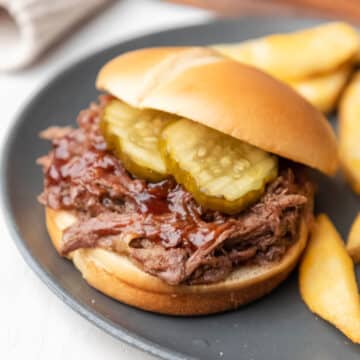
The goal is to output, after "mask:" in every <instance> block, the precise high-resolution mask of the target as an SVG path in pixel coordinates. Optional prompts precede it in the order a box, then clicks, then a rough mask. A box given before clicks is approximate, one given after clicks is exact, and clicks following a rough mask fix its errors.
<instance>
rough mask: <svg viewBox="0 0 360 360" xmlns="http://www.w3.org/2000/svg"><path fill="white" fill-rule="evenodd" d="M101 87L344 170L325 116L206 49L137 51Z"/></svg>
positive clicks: (105, 71)
mask: <svg viewBox="0 0 360 360" xmlns="http://www.w3.org/2000/svg"><path fill="white" fill-rule="evenodd" d="M96 85H97V87H98V88H99V89H101V90H105V91H107V92H108V93H110V94H112V95H113V96H115V97H117V98H119V99H120V100H122V101H124V102H126V103H128V104H130V105H132V106H134V107H137V108H151V109H156V110H161V111H166V112H168V113H173V114H177V115H179V116H182V117H186V118H188V119H191V120H194V121H197V122H199V123H201V124H204V125H206V126H209V127H211V128H214V129H216V130H218V131H221V132H223V133H225V134H228V135H231V136H233V137H235V138H237V139H240V140H242V141H245V142H247V143H249V144H252V145H255V146H257V147H259V148H261V149H263V150H265V151H268V152H271V153H274V154H276V155H279V156H282V157H284V158H287V159H290V160H293V161H296V162H299V163H302V164H305V165H308V166H310V167H313V168H316V169H318V170H320V171H322V172H324V173H326V174H328V175H330V174H334V173H335V172H336V170H337V167H338V155H337V146H336V139H335V135H334V133H333V131H332V129H331V127H330V125H329V123H328V122H327V120H326V119H325V117H324V116H323V115H322V114H321V113H320V112H319V111H318V110H316V109H315V108H314V107H313V106H312V105H310V104H309V103H308V102H307V101H306V100H304V99H303V98H302V97H301V96H300V95H298V94H297V93H296V92H295V91H293V90H292V89H291V88H290V87H288V86H287V85H285V84H283V83H281V82H279V81H277V80H275V79H273V78H272V77H270V76H269V75H267V74H265V73H263V72H262V71H260V70H257V69H255V68H253V67H250V66H247V65H243V64H240V63H238V62H235V61H233V60H230V59H227V58H225V57H223V56H222V55H220V54H218V53H216V52H215V51H213V50H211V49H208V48H202V47H163V48H149V49H142V50H137V51H132V52H129V53H126V54H124V55H121V56H119V57H117V58H115V59H113V60H111V61H110V62H108V63H107V64H106V65H105V66H104V67H103V68H102V69H101V71H100V73H99V75H98V78H97V82H96Z"/></svg>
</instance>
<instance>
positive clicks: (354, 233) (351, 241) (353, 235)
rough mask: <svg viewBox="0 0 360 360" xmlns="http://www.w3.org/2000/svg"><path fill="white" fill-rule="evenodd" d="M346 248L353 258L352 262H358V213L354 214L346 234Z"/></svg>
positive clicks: (359, 229) (359, 215) (359, 241)
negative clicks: (354, 216)
mask: <svg viewBox="0 0 360 360" xmlns="http://www.w3.org/2000/svg"><path fill="white" fill-rule="evenodd" d="M346 249H347V251H348V253H349V254H350V256H351V258H352V259H353V261H354V263H355V264H357V263H359V262H360V213H359V214H358V215H357V216H356V218H355V220H354V222H353V223H352V225H351V229H350V232H349V235H348V239H347V243H346Z"/></svg>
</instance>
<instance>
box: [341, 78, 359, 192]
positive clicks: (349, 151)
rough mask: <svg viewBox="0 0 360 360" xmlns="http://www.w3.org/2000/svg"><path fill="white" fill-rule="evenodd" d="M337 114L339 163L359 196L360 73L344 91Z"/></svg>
mask: <svg viewBox="0 0 360 360" xmlns="http://www.w3.org/2000/svg"><path fill="white" fill-rule="evenodd" d="M339 113H340V116H339V155H340V161H341V164H342V168H343V170H344V173H345V175H346V177H347V179H348V181H349V182H350V184H351V186H352V188H353V190H354V191H355V192H356V193H358V194H360V71H358V72H357V73H356V74H355V75H354V76H353V78H352V80H351V82H350V84H349V85H348V87H347V88H346V89H345V92H344V94H343V96H342V98H341V101H340V111H339Z"/></svg>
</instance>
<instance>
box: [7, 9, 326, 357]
mask: <svg viewBox="0 0 360 360" xmlns="http://www.w3.org/2000/svg"><path fill="white" fill-rule="evenodd" d="M264 18H265V19H268V18H269V16H266V15H245V16H237V17H230V18H224V19H219V18H213V19H211V18H210V19H205V20H200V21H198V22H195V23H190V24H187V25H184V26H178V27H172V28H168V29H162V30H159V31H154V32H150V33H147V32H145V33H140V34H137V35H136V36H131V37H129V38H127V39H125V40H124V41H122V40H120V41H118V42H116V41H115V42H113V43H111V44H109V45H107V46H105V47H102V48H100V49H98V50H95V51H90V52H89V53H87V54H84V55H82V56H80V57H79V58H77V59H76V60H74V61H72V62H70V63H68V64H65V65H63V66H62V67H61V68H60V69H58V70H57V71H56V72H55V73H54V74H52V75H51V76H50V77H49V79H47V80H46V81H45V82H44V83H43V84H41V85H40V86H39V87H38V88H37V89H36V90H35V92H34V94H31V95H30V96H29V97H28V98H27V99H26V100H25V101H24V103H23V104H22V106H21V107H20V109H19V110H18V111H17V112H16V114H15V115H14V116H13V119H12V122H11V124H10V125H9V127H8V128H7V131H6V133H5V135H4V139H5V140H4V142H3V144H2V153H1V155H0V172H1V174H2V176H1V177H0V200H1V210H2V214H3V217H4V220H5V225H6V227H7V229H8V230H9V234H10V237H11V238H12V239H13V241H14V243H15V245H16V248H17V249H18V251H19V252H20V254H21V257H22V258H23V260H24V261H25V263H26V264H27V265H28V266H29V268H30V269H31V270H32V271H33V272H34V273H35V274H36V275H37V277H38V278H39V279H40V280H41V281H42V282H43V283H44V284H45V285H46V286H47V287H48V288H49V289H50V290H51V291H52V292H53V293H54V294H55V295H56V296H57V297H58V298H59V299H60V300H61V301H62V302H64V303H65V304H66V305H68V306H69V307H70V308H71V309H72V310H73V311H75V312H76V313H78V314H79V315H80V316H82V317H83V318H85V319H86V320H88V321H89V322H90V323H92V324H93V325H95V326H96V327H97V328H99V329H101V330H103V331H105V332H106V333H107V334H109V335H111V336H112V337H114V338H115V339H118V340H121V341H123V342H125V343H126V344H128V345H130V346H132V347H135V348H137V349H140V350H142V351H144V352H147V353H149V354H151V355H153V356H157V357H159V358H161V359H165V360H192V359H194V360H195V359H196V358H195V357H191V356H190V357H189V356H187V355H185V354H184V353H180V352H178V351H176V350H173V349H171V348H169V347H167V346H163V345H160V344H159V343H157V342H155V341H152V340H149V339H147V338H145V337H143V336H140V335H138V334H137V333H136V332H134V331H130V330H127V329H126V328H125V327H123V326H121V325H118V324H115V323H113V322H112V321H111V320H110V319H108V318H104V317H103V316H102V315H101V314H99V313H98V312H96V311H95V310H94V309H91V308H90V307H88V306H86V305H85V304H82V303H81V302H79V301H77V300H76V299H75V298H74V297H73V296H72V295H71V293H69V292H67V291H66V290H65V289H64V288H63V287H62V286H61V285H59V283H58V282H57V281H56V278H55V277H53V276H51V274H49V273H48V272H47V271H46V270H45V269H44V268H43V267H42V266H41V264H40V263H39V262H38V261H37V259H36V257H35V256H33V254H32V251H31V249H30V248H29V247H28V246H27V245H26V243H25V242H24V240H23V239H22V236H21V235H20V231H19V229H18V226H17V224H16V222H15V220H14V217H13V211H12V207H11V201H10V196H9V193H8V192H7V188H8V187H9V181H8V173H9V171H8V168H9V166H10V156H11V154H10V149H11V147H12V144H13V142H14V140H15V138H16V134H17V132H18V129H19V128H20V127H21V126H22V124H23V123H24V121H25V118H26V114H27V113H28V110H29V109H30V108H31V107H32V106H33V104H34V103H36V102H37V101H38V99H39V98H41V97H42V96H44V94H45V93H46V91H47V90H48V88H49V87H50V86H51V85H52V84H53V83H55V82H57V81H59V80H61V78H62V77H63V76H65V75H66V74H67V73H69V72H72V71H74V70H75V69H76V68H77V67H79V66H81V65H82V63H83V62H84V61H89V60H91V59H93V58H96V57H97V56H99V55H101V54H102V53H106V52H107V51H109V50H111V49H114V48H116V47H118V46H121V45H122V46H126V45H131V43H133V42H134V41H137V40H143V41H146V39H147V38H152V37H154V36H160V35H163V34H166V33H171V32H178V31H182V30H185V29H193V30H196V29H197V28H201V27H204V26H214V25H221V24H228V23H236V22H239V21H247V20H250V19H251V20H253V21H261V19H264ZM274 18H277V19H279V20H280V21H282V20H285V19H286V20H291V19H293V20H296V21H310V22H314V24H315V23H317V24H320V23H322V22H327V21H332V20H331V19H326V18H316V17H306V16H296V15H291V14H288V15H285V16H275V17H274V16H272V19H274ZM104 296H106V295H104ZM159 316H161V315H159Z"/></svg>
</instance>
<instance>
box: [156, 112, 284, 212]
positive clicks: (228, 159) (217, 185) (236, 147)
mask: <svg viewBox="0 0 360 360" xmlns="http://www.w3.org/2000/svg"><path fill="white" fill-rule="evenodd" d="M161 137H162V139H161V151H162V153H163V155H164V158H165V161H166V165H167V168H168V171H169V172H170V173H171V174H172V175H173V176H174V177H175V179H176V181H177V182H178V183H180V184H182V185H183V186H184V187H185V188H186V189H187V190H188V191H189V192H191V193H192V195H193V196H194V198H195V200H196V201H197V202H198V203H199V204H201V205H203V206H204V207H205V208H209V209H213V210H219V211H221V212H225V213H228V214H234V213H237V212H239V211H241V210H242V209H244V208H245V207H246V206H248V205H249V204H250V203H251V202H254V201H256V200H257V199H258V198H259V196H260V195H261V194H262V193H263V192H264V189H265V185H266V183H268V182H269V181H271V180H273V179H274V178H275V177H276V176H277V173H278V162H277V157H276V156H273V155H270V154H269V153H267V152H265V151H263V150H261V149H259V148H257V147H255V146H252V145H250V144H247V143H244V142H242V141H240V140H237V139H235V138H233V137H231V136H228V135H225V134H223V133H220V132H218V131H216V130H213V129H210V128H208V127H206V126H204V125H201V124H197V123H196V122H194V121H190V120H186V119H181V120H178V121H174V122H173V123H171V124H169V125H167V126H166V128H165V129H164V130H163V132H162V135H161Z"/></svg>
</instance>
